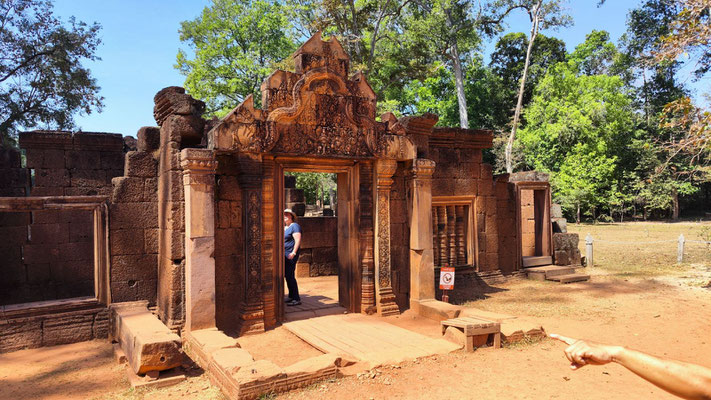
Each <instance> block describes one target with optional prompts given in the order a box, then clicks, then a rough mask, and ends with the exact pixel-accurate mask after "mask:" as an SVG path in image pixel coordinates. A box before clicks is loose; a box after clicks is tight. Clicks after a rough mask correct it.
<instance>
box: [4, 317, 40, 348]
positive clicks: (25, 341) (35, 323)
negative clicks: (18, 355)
mask: <svg viewBox="0 0 711 400" xmlns="http://www.w3.org/2000/svg"><path fill="white" fill-rule="evenodd" d="M40 346H42V320H41V319H40V318H29V319H22V320H4V321H2V322H0V353H5V352H10V351H15V350H21V349H25V348H30V349H32V348H37V347H40Z"/></svg>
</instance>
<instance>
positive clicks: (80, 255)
mask: <svg viewBox="0 0 711 400" xmlns="http://www.w3.org/2000/svg"><path fill="white" fill-rule="evenodd" d="M59 257H60V258H61V259H62V260H63V261H80V260H92V259H93V258H94V246H93V244H92V243H88V242H76V243H62V244H60V245H59Z"/></svg>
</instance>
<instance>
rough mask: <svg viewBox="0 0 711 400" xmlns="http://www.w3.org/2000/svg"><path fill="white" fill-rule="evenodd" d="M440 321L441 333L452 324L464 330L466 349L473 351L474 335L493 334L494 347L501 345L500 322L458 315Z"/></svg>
mask: <svg viewBox="0 0 711 400" xmlns="http://www.w3.org/2000/svg"><path fill="white" fill-rule="evenodd" d="M441 323H442V334H443V335H444V333H445V332H446V331H447V328H448V327H450V326H453V327H455V328H459V329H461V330H462V331H464V336H465V337H466V350H467V351H469V352H472V351H474V336H479V335H487V336H488V335H489V334H492V333H493V334H494V348H495V349H498V348H499V347H501V324H500V323H498V322H494V321H489V320H485V319H481V318H475V317H460V318H452V319H447V320H444V321H442V322H441Z"/></svg>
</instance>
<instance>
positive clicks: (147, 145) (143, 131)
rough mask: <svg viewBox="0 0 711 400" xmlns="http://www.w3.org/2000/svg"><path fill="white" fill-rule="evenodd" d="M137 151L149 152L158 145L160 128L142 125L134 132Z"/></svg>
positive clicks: (156, 148)
mask: <svg viewBox="0 0 711 400" xmlns="http://www.w3.org/2000/svg"><path fill="white" fill-rule="evenodd" d="M136 137H137V138H138V143H137V144H136V146H137V148H138V151H144V152H151V151H153V150H158V147H159V146H160V128H159V127H157V126H144V127H141V128H140V129H139V130H138V133H137V134H136Z"/></svg>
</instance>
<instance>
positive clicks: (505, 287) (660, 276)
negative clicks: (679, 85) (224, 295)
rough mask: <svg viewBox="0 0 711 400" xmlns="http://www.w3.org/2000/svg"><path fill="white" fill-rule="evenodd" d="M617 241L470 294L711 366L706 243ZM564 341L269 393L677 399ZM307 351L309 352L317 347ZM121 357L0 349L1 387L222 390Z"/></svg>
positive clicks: (170, 393) (91, 391) (110, 395)
mask: <svg viewBox="0 0 711 400" xmlns="http://www.w3.org/2000/svg"><path fill="white" fill-rule="evenodd" d="M625 225H628V224H625ZM576 228H577V229H579V230H580V231H583V235H581V236H584V233H585V232H584V231H586V230H594V232H597V234H596V233H593V235H597V236H602V235H605V236H606V237H608V239H609V240H632V239H635V240H639V238H640V237H641V235H646V234H645V233H644V232H645V230H646V231H648V232H650V233H649V235H651V236H652V237H657V238H658V237H664V238H668V236H671V237H672V238H674V236H675V235H676V236H678V233H677V230H678V229H697V228H698V224H692V225H691V228H688V227H684V226H682V225H674V224H639V223H637V224H631V225H629V226H623V227H621V228H620V227H619V225H611V226H608V227H607V229H605V227H600V226H581V227H575V226H573V227H571V230H573V229H576ZM655 232H656V233H655ZM685 236H686V234H685ZM644 237H646V236H644ZM581 242H582V240H581ZM581 246H583V244H582V243H581ZM616 246H618V247H617V248H614V247H612V245H610V247H608V248H607V249H605V248H604V247H603V245H602V244H601V245H600V246H598V247H597V248H596V265H597V266H596V267H594V268H590V269H587V272H589V273H591V274H592V275H593V277H592V280H591V281H590V282H586V283H574V284H569V285H559V284H556V283H552V282H537V281H528V280H523V279H514V280H510V281H508V282H506V283H505V284H501V285H496V286H497V288H499V289H501V290H500V291H496V292H495V293H491V294H490V295H489V297H488V298H486V299H483V300H478V301H476V302H472V303H468V304H467V305H468V306H472V307H476V308H479V309H484V310H488V311H494V312H499V313H505V314H511V315H517V316H521V317H523V318H526V319H530V320H535V321H536V322H538V323H540V324H541V325H542V326H544V327H545V329H546V331H547V332H555V333H560V334H564V335H568V336H572V337H581V338H587V339H593V340H597V341H601V342H607V343H614V344H621V345H625V346H628V347H631V348H634V349H637V350H641V351H645V352H649V353H652V354H655V355H658V356H662V357H670V358H674V359H678V360H682V361H689V362H695V363H700V364H703V365H707V366H709V367H711V362H709V360H711V333H710V331H711V262H709V261H705V260H708V259H709V256H711V253H705V252H704V251H703V247H702V250H699V254H698V255H695V256H694V257H698V258H697V259H693V260H692V262H690V263H686V264H683V265H675V263H674V261H667V259H666V258H665V259H664V260H660V259H657V258H655V257H654V255H655V254H656V253H660V252H666V251H667V250H668V249H666V248H660V247H655V246H649V245H619V244H618V245H616ZM671 250H675V246H671ZM694 251H696V250H694ZM673 254H675V253H673ZM694 254H696V253H694ZM660 257H661V256H660ZM665 257H666V256H665ZM674 260H675V257H674ZM598 262H599V264H598ZM645 265H646V266H645ZM401 318H403V319H404V318H406V317H405V316H402V317H401ZM399 324H401V325H407V322H406V321H400V323H399ZM434 328H436V326H433V329H434ZM269 334H270V335H272V336H273V337H274V338H277V339H279V338H282V337H284V338H285V339H286V337H285V336H284V335H286V336H288V335H287V333H285V332H282V331H278V330H277V331H273V332H270V333H269ZM253 338H256V336H255V337H253ZM289 338H290V339H291V337H289ZM243 345H244V346H245V347H250V348H253V349H257V348H259V346H260V343H257V342H254V341H252V342H249V341H245V342H244V343H243ZM295 348H296V349H297V350H295V351H293V352H291V353H298V352H299V351H300V350H298V349H299V348H300V347H295ZM563 348H564V345H563V344H561V343H558V342H554V341H552V340H549V339H546V340H543V341H540V342H535V343H519V344H515V345H509V346H506V347H504V348H502V349H498V350H494V349H484V350H478V351H476V352H474V353H465V352H463V351H457V352H454V353H451V354H448V355H443V356H436V357H430V358H426V359H420V360H416V361H413V362H407V363H404V364H401V365H397V366H385V367H382V368H378V369H376V370H373V371H367V372H365V373H361V374H357V375H354V376H349V377H345V378H341V379H335V380H332V381H325V382H322V383H320V384H316V385H312V386H310V387H307V388H305V389H302V390H299V391H294V392H290V393H286V394H281V395H279V396H276V395H267V396H264V398H279V399H331V398H347V399H392V398H394V399H430V398H439V399H473V398H476V399H502V398H505V399H605V400H612V399H624V400H628V399H640V398H644V399H665V398H674V397H672V396H671V395H669V394H666V393H665V392H663V391H661V390H660V389H657V388H656V387H654V386H652V385H651V384H649V383H647V382H645V381H643V380H641V379H639V378H637V377H636V376H635V375H633V374H632V373H630V372H628V371H626V370H625V369H624V368H623V367H620V366H618V365H607V366H601V367H585V368H583V369H582V370H580V371H571V370H570V369H569V367H568V362H567V360H566V359H565V357H564V355H563V352H562V349H563ZM303 351H304V352H307V353H309V354H311V353H312V350H311V349H309V348H303ZM314 354H315V353H314ZM298 357H299V354H289V357H288V358H298ZM123 368H124V367H121V366H118V365H116V363H115V361H114V360H113V358H112V354H111V348H110V346H109V345H108V343H105V342H101V341H94V342H85V343H77V344H73V345H67V346H57V347H51V348H44V349H35V350H23V351H19V352H15V353H9V354H2V355H0V398H1V399H6V398H7V399H18V400H25V399H28V400H29V399H176V398H177V399H181V398H182V399H220V398H222V396H221V394H220V393H219V391H218V390H217V389H216V388H214V387H212V386H210V384H209V380H207V378H206V377H205V376H204V374H200V371H195V372H194V373H192V374H191V375H193V376H191V377H190V378H189V379H188V380H187V381H186V382H184V383H182V384H180V385H178V386H174V387H171V388H165V389H158V390H148V391H142V390H137V391H134V390H130V386H129V385H128V382H127V380H126V375H125V371H124V370H123Z"/></svg>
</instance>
